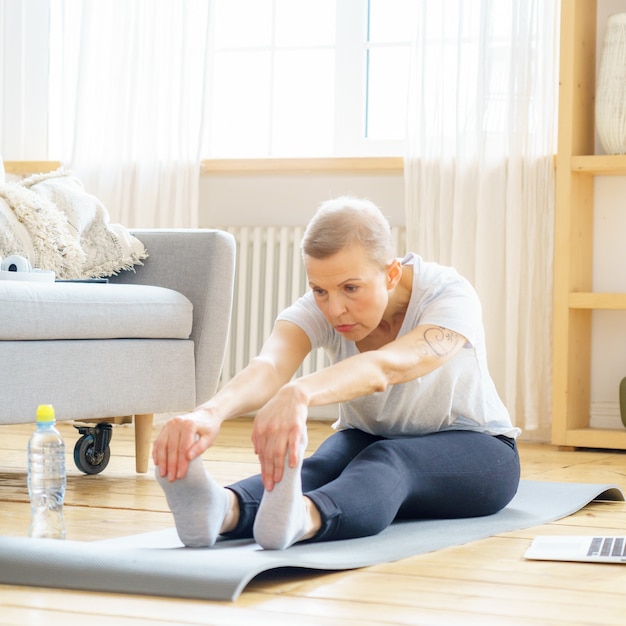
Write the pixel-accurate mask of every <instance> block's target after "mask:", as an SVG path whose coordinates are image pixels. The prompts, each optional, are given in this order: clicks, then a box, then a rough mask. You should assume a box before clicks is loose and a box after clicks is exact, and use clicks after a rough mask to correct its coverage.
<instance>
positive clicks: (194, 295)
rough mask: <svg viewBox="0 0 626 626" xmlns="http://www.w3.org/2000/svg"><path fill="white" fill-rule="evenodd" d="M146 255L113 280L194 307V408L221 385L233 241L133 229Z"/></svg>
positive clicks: (225, 236) (199, 233)
mask: <svg viewBox="0 0 626 626" xmlns="http://www.w3.org/2000/svg"><path fill="white" fill-rule="evenodd" d="M132 234H133V235H135V236H136V237H137V238H138V239H139V240H140V241H141V242H142V243H143V244H144V245H145V247H146V249H147V251H148V254H149V255H150V256H149V257H148V258H147V259H146V260H145V261H144V264H143V265H138V266H136V268H135V270H136V271H135V272H132V271H130V272H122V273H120V274H119V275H117V276H112V277H111V278H110V280H111V282H115V283H128V284H142V285H157V286H159V287H167V288H169V289H174V290H176V291H178V292H180V293H182V294H183V295H184V296H186V297H187V298H188V299H189V300H190V301H191V303H192V304H193V328H192V332H191V339H192V340H193V342H194V346H195V347H194V350H195V358H196V404H201V403H202V402H205V401H206V400H208V399H209V398H210V397H211V396H212V395H213V394H214V393H215V390H216V388H217V384H218V382H219V377H220V373H221V370H222V366H223V363H224V355H225V352H226V342H227V340H228V332H229V328H230V319H231V309H232V302H233V286H234V277H235V240H234V238H233V236H232V235H231V234H230V233H227V232H225V231H220V230H213V229H189V230H178V229H172V230H169V229H154V230H133V233H132Z"/></svg>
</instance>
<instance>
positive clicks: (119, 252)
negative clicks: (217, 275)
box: [0, 168, 148, 279]
mask: <svg viewBox="0 0 626 626" xmlns="http://www.w3.org/2000/svg"><path fill="white" fill-rule="evenodd" d="M10 254H19V255H21V256H25V257H26V258H28V259H29V261H30V262H31V265H32V266H33V267H37V268H40V269H46V270H53V271H54V272H55V273H56V277H57V278H63V279H81V278H99V277H102V276H111V275H112V274H117V273H119V272H120V271H122V270H130V269H132V268H133V266H134V265H137V264H141V261H142V260H143V259H145V258H147V256H148V254H147V252H146V250H145V248H144V246H143V244H142V243H141V242H140V241H139V240H138V239H137V238H136V237H134V236H133V235H131V234H130V233H129V232H128V230H127V229H126V228H124V227H123V226H122V225H121V224H110V223H109V214H108V211H107V210H106V208H105V207H104V205H103V204H102V203H101V202H100V201H99V200H98V199H97V198H96V197H95V196H92V195H90V194H88V193H86V192H85V190H84V188H83V185H82V183H81V182H80V180H79V179H78V178H77V177H76V176H75V175H74V174H73V173H72V172H70V171H68V170H65V169H64V168H60V169H58V170H57V171H55V172H51V173H48V174H37V175H35V176H31V177H30V178H27V179H25V180H22V181H19V182H14V183H6V184H4V185H0V257H7V256H9V255H10Z"/></svg>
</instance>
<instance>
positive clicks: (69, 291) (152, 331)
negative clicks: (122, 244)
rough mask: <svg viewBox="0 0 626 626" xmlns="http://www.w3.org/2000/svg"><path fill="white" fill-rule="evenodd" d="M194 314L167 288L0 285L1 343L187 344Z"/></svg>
mask: <svg viewBox="0 0 626 626" xmlns="http://www.w3.org/2000/svg"><path fill="white" fill-rule="evenodd" d="M192 309H193V307H192V304H191V302H190V301H189V300H188V299H187V298H186V297H185V296H183V295H182V294H180V293H178V292H177V291H174V290H172V289H165V288H163V287H152V286H148V285H114V284H108V283H36V282H32V283H30V282H26V281H24V282H22V281H3V280H0V340H3V341H7V340H11V341H19V340H47V339H49V340H54V339H119V338H126V339H130V338H148V339H153V338H154V339H157V338H158V339H187V338H189V335H190V334H191V327H192V312H193V311H192Z"/></svg>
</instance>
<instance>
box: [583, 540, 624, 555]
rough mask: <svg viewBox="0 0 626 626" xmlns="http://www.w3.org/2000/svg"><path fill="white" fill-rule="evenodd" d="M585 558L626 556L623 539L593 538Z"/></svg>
mask: <svg viewBox="0 0 626 626" xmlns="http://www.w3.org/2000/svg"><path fill="white" fill-rule="evenodd" d="M587 556H626V543H625V542H624V537H594V538H593V540H592V541H591V545H590V546H589V551H588V552H587Z"/></svg>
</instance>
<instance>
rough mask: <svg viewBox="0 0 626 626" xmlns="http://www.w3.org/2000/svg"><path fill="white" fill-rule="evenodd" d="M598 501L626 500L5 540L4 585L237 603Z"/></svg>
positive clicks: (601, 490) (556, 497) (528, 486)
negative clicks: (354, 534)
mask: <svg viewBox="0 0 626 626" xmlns="http://www.w3.org/2000/svg"><path fill="white" fill-rule="evenodd" d="M592 500H624V494H623V492H622V490H621V489H620V488H619V487H618V486H616V485H603V484H584V483H556V482H543V481H522V482H521V484H520V488H519V491H518V493H517V495H516V496H515V498H514V499H513V500H512V501H511V503H510V504H509V506H507V507H506V508H505V509H503V510H502V511H500V512H499V513H496V514H495V515H490V516H487V517H475V518H469V519H460V520H424V521H411V522H396V523H394V524H392V525H391V526H390V527H389V528H388V529H387V530H385V531H383V532H382V533H380V534H379V535H376V536H375V537H366V538H362V539H350V540H344V541H332V542H325V543H309V544H298V545H295V546H292V547H291V548H289V549H288V550H283V551H267V550H262V549H261V548H260V547H259V546H258V545H257V544H255V543H254V542H253V541H251V540H250V541H248V540H237V541H218V543H217V544H216V545H215V546H214V547H213V548H210V549H190V548H184V547H182V545H181V544H180V542H179V541H178V538H177V536H176V532H175V530H174V529H171V530H166V531H158V532H153V533H146V534H142V535H132V536H127V537H120V538H117V539H108V540H104V541H95V542H81V541H57V540H50V539H28V538H26V537H0V583H6V584H13V585H31V586H37V587H56V588H64V589H83V590H95V591H108V592H119V593H134V594H146V595H158V596H174V597H181V598H196V599H204V600H236V599H237V597H238V596H239V594H240V593H241V592H242V591H243V589H244V588H245V586H246V585H247V583H248V582H250V580H252V578H254V577H255V576H256V575H257V574H260V573H261V572H265V571H268V570H272V569H277V568H283V567H288V568H303V569H314V570H343V569H353V568H358V567H365V566H368V565H375V564H377V563H384V562H390V561H397V560H399V559H402V558H406V557H410V556H413V555H415V554H422V553H425V552H432V551H433V550H438V549H440V548H444V547H447V546H453V545H460V544H463V543H467V542H469V541H474V540H477V539H483V538H485V537H490V536H492V535H495V534H499V533H505V532H510V531H513V530H519V529H522V528H529V527H531V526H539V525H541V524H547V523H548V522H552V521H554V520H556V519H560V518H562V517H566V516H567V515H571V514H572V513H575V512H576V511H578V510H579V509H581V508H583V507H584V506H585V505H587V504H589V502H591V501H592Z"/></svg>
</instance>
